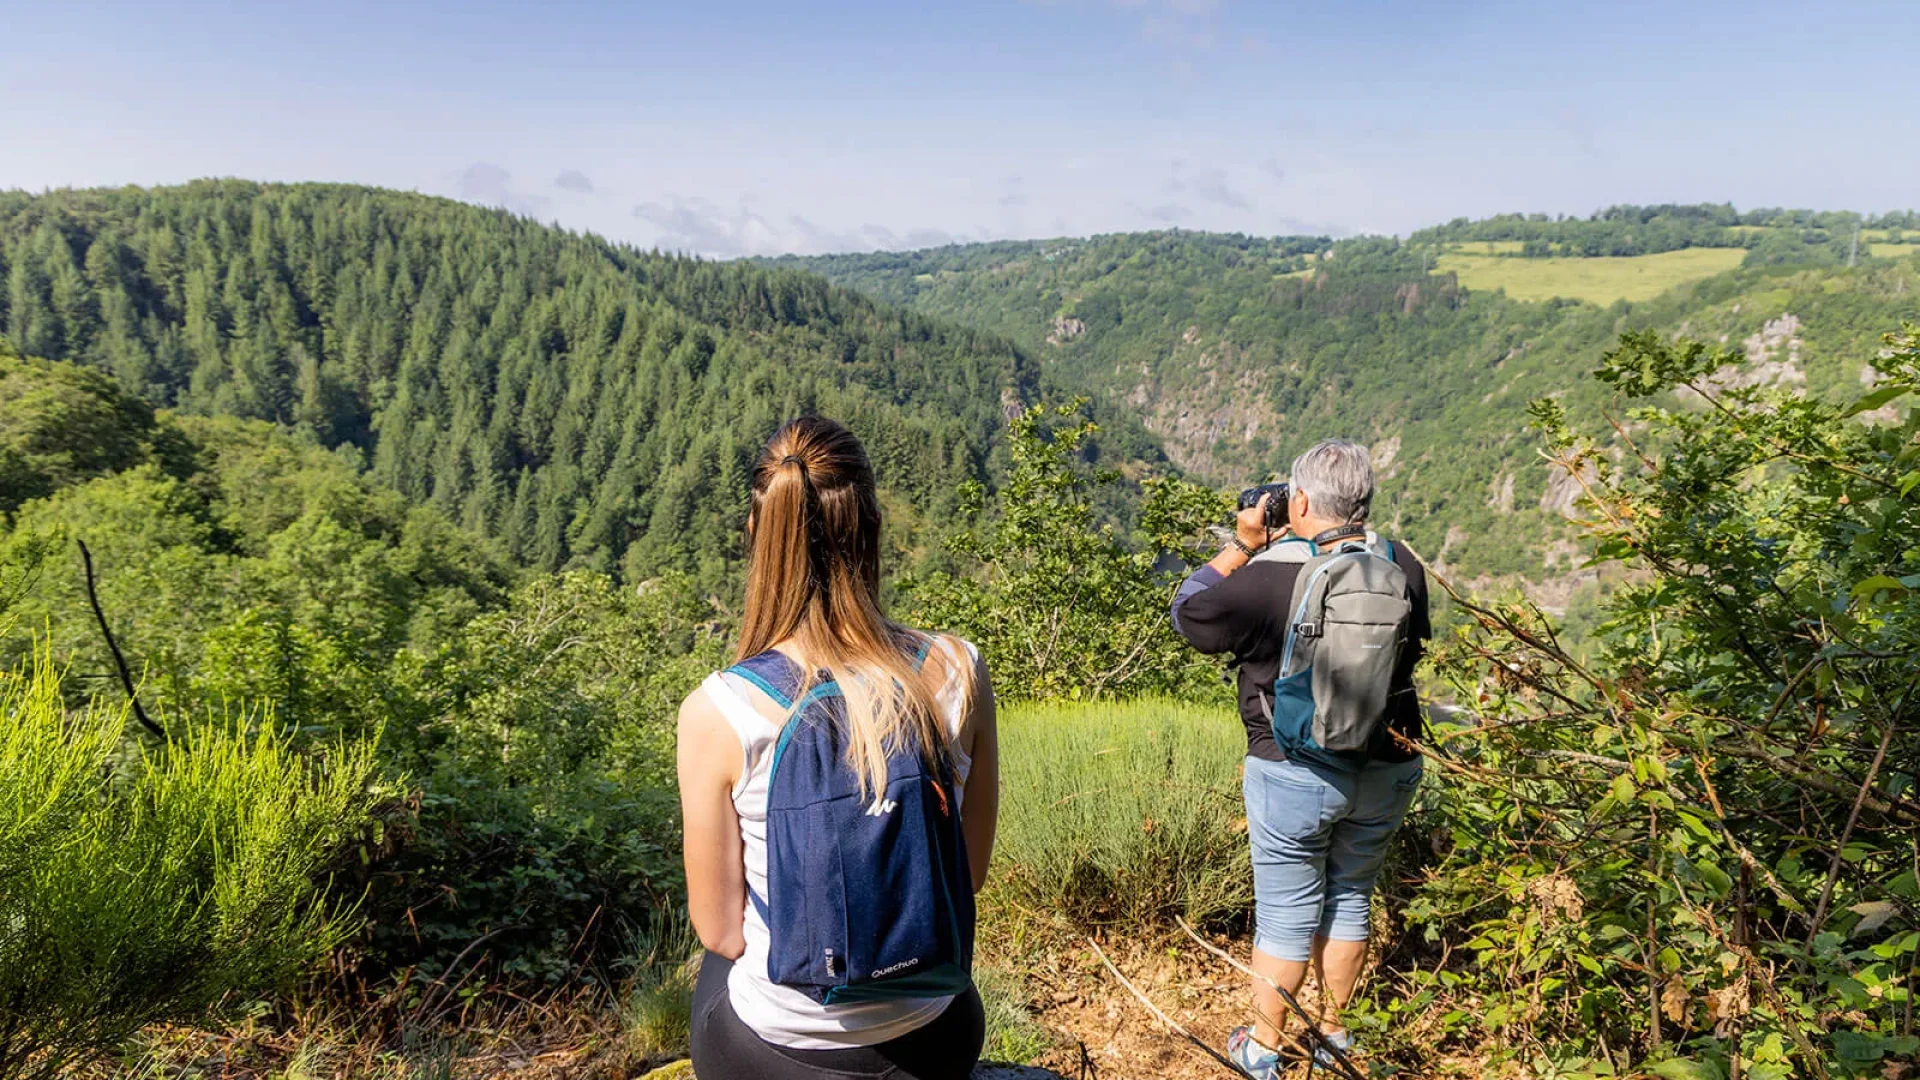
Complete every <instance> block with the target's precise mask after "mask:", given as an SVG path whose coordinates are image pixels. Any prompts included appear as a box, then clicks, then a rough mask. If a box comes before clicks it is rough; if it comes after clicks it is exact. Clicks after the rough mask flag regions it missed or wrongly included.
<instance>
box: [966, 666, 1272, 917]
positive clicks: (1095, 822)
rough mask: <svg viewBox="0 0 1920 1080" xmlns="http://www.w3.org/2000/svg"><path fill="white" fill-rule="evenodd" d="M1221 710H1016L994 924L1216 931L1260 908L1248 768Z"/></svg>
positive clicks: (1005, 719) (1003, 728) (1103, 706)
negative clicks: (1244, 777) (1183, 926)
mask: <svg viewBox="0 0 1920 1080" xmlns="http://www.w3.org/2000/svg"><path fill="white" fill-rule="evenodd" d="M1245 753H1246V736H1245V734H1244V732H1243V729H1242V728H1241V726H1240V723H1239V721H1238V720H1237V719H1236V718H1235V716H1234V714H1233V713H1232V712H1231V711H1230V710H1228V709H1225V708H1220V707H1211V708H1207V707H1200V706H1194V705H1188V704H1181V703H1177V702H1171V701H1156V700H1145V701H1132V702H1124V703H1110V702H1101V703H1096V704H1087V705H1058V704H1056V705H1022V706H1014V707H1009V708H1008V709H1006V710H1005V712H1004V713H1003V714H1002V715H1001V719H1000V757H1001V762H1002V764H1001V777H1002V779H1001V789H1002V795H1001V811H1000V831H999V842H998V846H997V849H996V851H995V855H994V862H995V867H996V869H995V872H994V875H993V880H992V883H991V885H990V886H989V889H988V891H987V893H986V895H985V896H984V897H983V904H984V905H985V907H986V908H987V913H986V914H984V915H983V921H985V920H988V919H999V920H1008V921H1010V922H1012V923H1014V924H1023V925H1032V924H1033V923H1035V922H1038V923H1041V924H1047V925H1052V926H1054V927H1056V928H1067V927H1073V928H1080V927H1092V926H1106V927H1119V928H1142V929H1144V928H1149V927H1154V926H1160V925H1164V924H1165V923H1166V922H1167V921H1168V920H1169V919H1170V918H1171V916H1173V915H1184V916H1186V918H1187V919H1188V920H1189V921H1191V922H1194V923H1196V924H1209V923H1211V924H1215V925H1220V924H1224V923H1228V922H1231V921H1234V920H1236V919H1238V918H1242V917H1244V916H1245V914H1246V912H1247V909H1248V908H1249V906H1250V905H1251V903H1252V897H1253V892H1252V890H1253V880H1252V871H1251V869H1250V867H1249V866H1248V855H1247V839H1246V818H1245V814H1244V812H1243V808H1242V803H1241V798H1240V762H1241V759H1242V758H1243V757H1244V756H1245Z"/></svg>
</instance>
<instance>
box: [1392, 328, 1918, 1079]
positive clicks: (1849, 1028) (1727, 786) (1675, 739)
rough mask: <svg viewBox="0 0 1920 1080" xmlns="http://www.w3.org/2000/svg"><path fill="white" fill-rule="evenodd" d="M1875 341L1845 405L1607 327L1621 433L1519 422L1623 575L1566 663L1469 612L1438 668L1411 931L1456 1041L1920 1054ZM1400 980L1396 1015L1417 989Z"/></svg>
mask: <svg viewBox="0 0 1920 1080" xmlns="http://www.w3.org/2000/svg"><path fill="white" fill-rule="evenodd" d="M1887 340H1888V348H1887V349H1886V350H1885V351H1883V353H1882V354H1881V356H1880V357H1879V358H1878V359H1877V360H1876V361H1875V367H1876V368H1877V370H1878V372H1879V381H1878V383H1877V385H1876V386H1875V387H1874V388H1873V389H1872V390H1870V391H1869V392H1867V393H1866V394H1864V395H1863V396H1861V397H1860V398H1859V399H1858V400H1856V401H1854V402H1853V403H1851V404H1850V405H1846V406H1837V405H1832V404H1828V403H1825V402H1821V401H1818V400H1813V399H1809V398H1806V397H1801V396H1795V395H1793V394H1790V393H1785V392H1781V391H1777V390H1768V389H1762V388H1757V387H1753V386H1742V385H1740V380H1738V379H1737V378H1729V377H1728V374H1729V373H1728V371H1727V369H1726V365H1727V364H1728V363H1730V362H1732V361H1733V358H1732V357H1730V356H1728V355H1726V354H1722V353H1717V352H1714V351H1712V350H1709V349H1707V348H1705V347H1703V346H1700V345H1697V344H1690V343H1687V344H1672V343H1669V342H1666V341H1663V340H1660V339H1659V338H1658V337H1656V336H1655V335H1652V334H1630V335H1627V336H1626V337H1624V338H1623V339H1622V341H1621V345H1620V347H1619V348H1618V349H1616V350H1615V351H1613V352H1611V353H1609V354H1608V355H1607V357H1606V360H1605V363H1604V364H1603V366H1602V367H1601V368H1600V369H1599V370H1598V371H1597V372H1596V375H1597V376H1598V378H1600V379H1601V380H1603V381H1604V382H1607V383H1609V384H1611V385H1613V386H1614V387H1616V388H1617V389H1618V390H1620V391H1621V392H1623V393H1624V394H1625V395H1627V396H1628V397H1631V398H1637V399H1641V400H1642V401H1643V402H1646V404H1643V405H1641V406H1640V407H1638V408H1636V409H1634V410H1633V411H1632V412H1631V413H1630V414H1629V415H1628V419H1627V422H1626V423H1625V424H1620V425H1616V430H1617V432H1618V433H1619V434H1621V435H1623V436H1624V435H1626V434H1627V433H1628V432H1629V431H1631V432H1633V433H1634V434H1633V436H1632V440H1631V441H1630V442H1629V441H1628V440H1626V439H1623V440H1621V441H1623V442H1629V445H1628V446H1626V447H1621V448H1618V449H1611V448H1607V447H1603V446H1601V445H1600V444H1598V443H1596V442H1595V441H1593V440H1592V439H1590V438H1587V437H1584V436H1581V435H1579V434H1577V433H1575V432H1573V431H1571V430H1569V428H1568V427H1567V425H1566V422H1565V420H1564V417H1563V416H1562V415H1561V413H1560V412H1559V410H1558V409H1556V408H1555V407H1554V406H1553V405H1552V404H1551V403H1543V404H1540V405H1538V406H1537V407H1536V409H1535V411H1534V415H1535V420H1536V426H1538V427H1540V428H1541V429H1542V430H1543V431H1544V433H1545V435H1546V438H1547V441H1548V444H1549V447H1550V453H1551V457H1552V460H1553V462H1554V464H1555V465H1556V466H1558V467H1559V468H1561V469H1563V470H1565V472H1566V473H1567V474H1568V475H1569V476H1570V477H1573V478H1574V479H1575V480H1576V481H1577V482H1579V483H1580V484H1581V485H1582V486H1583V487H1584V490H1585V505H1586V507H1587V508H1588V510H1589V511H1590V512H1591V514H1592V518H1591V520H1589V521H1586V522H1584V523H1583V524H1584V527H1585V529H1586V530H1587V532H1588V533H1589V535H1590V536H1591V537H1592V539H1593V540H1594V543H1595V551H1596V559H1597V560H1600V561H1605V560H1619V561H1622V562H1625V563H1626V564H1628V566H1629V567H1630V568H1631V569H1632V570H1633V573H1632V575H1631V576H1630V579H1629V580H1630V582H1631V583H1630V584H1629V585H1627V586H1625V587H1623V588H1621V589H1620V590H1619V591H1617V592H1616V593H1615V595H1614V596H1613V597H1612V598H1611V600H1610V602H1609V610H1610V620H1609V621H1608V622H1607V623H1606V624H1605V626H1604V627H1603V640H1602V651H1601V654H1600V655H1599V656H1598V657H1597V658H1595V659H1594V660H1593V661H1592V662H1590V663H1583V662H1581V661H1580V660H1578V659H1576V658H1575V657H1574V656H1573V655H1572V654H1571V653H1570V652H1569V651H1568V650H1567V649H1565V648H1564V647H1562V645H1561V643H1560V641H1559V640H1558V638H1557V637H1556V633H1555V629H1554V627H1553V626H1552V624H1551V623H1550V621H1549V620H1548V619H1546V618H1545V617H1544V616H1543V615H1542V614H1541V613H1540V612H1539V611H1538V610H1537V609H1534V608H1531V607H1530V606H1527V605H1524V604H1509V605H1488V604H1479V603H1475V602H1472V601H1470V600H1465V599H1461V604H1462V607H1463V608H1464V609H1465V610H1466V611H1467V612H1468V614H1469V615H1470V616H1471V622H1470V623H1469V625H1468V626H1466V627H1465V628H1464V629H1463V630H1462V631H1461V632H1460V634H1459V636H1458V637H1457V639H1456V640H1454V641H1452V642H1450V643H1449V644H1448V645H1447V646H1446V648H1445V649H1444V650H1443V652H1442V653H1441V655H1440V658H1439V665H1440V670H1441V672H1442V673H1443V674H1444V675H1445V676H1446V677H1447V678H1448V679H1449V680H1450V681H1451V683H1452V685H1453V687H1454V689H1455V691H1456V692H1457V695H1458V700H1460V701H1461V702H1462V703H1470V704H1469V705H1468V706H1467V708H1466V709H1464V710H1463V712H1464V713H1465V715H1467V716H1468V717H1469V718H1470V720H1471V722H1470V723H1469V724H1468V725H1466V726H1459V727H1449V728H1443V729H1441V730H1440V732H1439V733H1438V734H1437V735H1436V736H1435V742H1436V744H1437V746H1436V750H1437V753H1436V755H1435V756H1436V760H1437V761H1438V763H1439V764H1440V765H1441V766H1442V767H1443V768H1444V769H1445V771H1446V773H1447V776H1448V781H1449V786H1450V791H1449V792H1448V794H1449V796H1450V797H1449V798H1448V799H1446V800H1445V802H1444V803H1443V809H1442V813H1443V815H1444V817H1445V818H1446V820H1445V822H1444V830H1445V833H1446V835H1447V839H1448V840H1449V841H1450V844H1451V850H1450V851H1449V852H1448V854H1447V855H1446V857H1445V859H1444V860H1443V862H1442V864H1441V865H1440V866H1439V867H1438V869H1437V870H1435V871H1434V872H1433V873H1432V874H1431V875H1430V877H1429V880H1428V881H1427V882H1426V884H1425V885H1424V887H1423V890H1422V892H1421V895H1420V897H1419V898H1418V900H1417V901H1416V903H1415V905H1414V906H1413V908H1412V909H1411V911H1410V914H1411V916H1412V917H1413V919H1414V921H1415V922H1416V923H1422V924H1424V925H1425V926H1426V930H1427V933H1428V935H1429V936H1430V937H1433V938H1440V939H1444V940H1446V941H1447V942H1448V943H1449V944H1452V945H1455V946H1456V947H1460V948H1463V949H1464V950H1466V951H1467V952H1468V953H1469V954H1471V955H1472V956H1473V957H1474V960H1473V963H1472V965H1471V969H1470V970H1471V973H1472V975H1473V976H1474V978H1473V979H1472V980H1470V982H1469V983H1468V986H1469V987H1470V989H1471V991H1472V992H1473V993H1475V994H1477V995H1479V996H1480V998H1481V1006H1480V1008H1478V1009H1477V1010H1472V1013H1473V1015H1472V1016H1471V1017H1469V1018H1467V1019H1466V1020H1464V1021H1463V1023H1466V1024H1468V1025H1470V1026H1475V1027H1478V1028H1479V1029H1480V1034H1481V1036H1483V1037H1485V1036H1491V1037H1493V1038H1494V1039H1496V1040H1499V1041H1502V1042H1504V1043H1506V1044H1507V1045H1509V1046H1513V1047H1515V1048H1518V1049H1522V1050H1528V1051H1532V1052H1534V1053H1535V1054H1536V1056H1537V1057H1539V1058H1542V1059H1545V1058H1552V1057H1558V1058H1560V1066H1561V1067H1562V1068H1563V1069H1565V1070H1568V1071H1567V1074H1568V1075H1615V1074H1617V1073H1618V1072H1619V1071H1621V1070H1622V1069H1624V1068H1625V1067H1626V1066H1627V1065H1628V1064H1629V1063H1647V1064H1645V1065H1644V1066H1643V1067H1646V1068H1648V1069H1649V1070H1650V1071H1652V1072H1654V1073H1657V1074H1658V1075H1661V1076H1668V1077H1703V1078H1704V1077H1714V1078H1723V1077H1748V1078H1761V1077H1786V1076H1793V1075H1806V1076H1819V1077H1827V1076H1836V1075H1844V1076H1857V1075H1865V1074H1867V1073H1868V1071H1869V1070H1872V1072H1873V1074H1874V1075H1879V1074H1880V1072H1879V1070H1880V1069H1881V1068H1882V1064H1883V1063H1885V1062H1889V1061H1893V1060H1896V1059H1907V1060H1911V1056H1912V1055H1913V1054H1914V1052H1915V1049H1916V1047H1920V1037H1916V1035H1915V1031H1914V1007H1913V993H1914V989H1915V978H1914V966H1915V959H1916V955H1917V951H1916V950H1917V947H1920V887H1916V873H1917V872H1920V800H1917V799H1916V795H1915V783H1916V776H1915V773H1916V765H1917V764H1920V672H1916V669H1915V667H1914V664H1913V660H1912V658H1913V655H1914V653H1915V650H1916V646H1920V549H1916V547H1915V543H1914V538H1915V537H1916V536H1920V497H1917V496H1916V491H1915V489H1916V487H1920V412H1915V411H1911V410H1910V411H1908V412H1907V413H1906V414H1905V415H1904V416H1902V415H1901V414H1900V413H1899V412H1898V409H1899V408H1900V407H1901V406H1904V405H1911V404H1912V397H1911V395H1913V394H1914V393H1915V391H1916V389H1920V339H1916V335H1915V332H1914V330H1913V329H1911V328H1909V329H1908V330H1907V331H1905V332H1903V333H1901V334H1896V335H1890V336H1889V338H1888V339H1887ZM1676 391H1677V394H1675V393H1672V392H1676ZM1863 421H1870V422H1863ZM1414 981H1415V982H1416V983H1424V984H1426V985H1425V986H1424V987H1423V988H1422V990H1421V992H1419V993H1416V994H1415V996H1414V999H1413V1000H1414V1003H1415V1004H1414V1006H1413V1007H1415V1008H1418V1007H1420V1003H1421V1002H1422V1001H1423V1000H1431V999H1432V995H1433V994H1434V993H1435V992H1436V989H1437V986H1438V985H1439V983H1440V982H1443V981H1444V980H1440V979H1439V977H1438V975H1436V974H1434V973H1428V974H1425V975H1420V974H1416V976H1415V977H1414ZM1422 993H1424V994H1425V995H1426V996H1425V998H1424V999H1423V997H1422V996H1421V995H1422ZM1569 1053H1571V1054H1573V1055H1575V1056H1574V1057H1573V1058H1572V1059H1571V1060H1569V1059H1568V1058H1567V1055H1568V1054H1569ZM1886 1075H1898V1073H1897V1072H1888V1073H1887V1074H1886Z"/></svg>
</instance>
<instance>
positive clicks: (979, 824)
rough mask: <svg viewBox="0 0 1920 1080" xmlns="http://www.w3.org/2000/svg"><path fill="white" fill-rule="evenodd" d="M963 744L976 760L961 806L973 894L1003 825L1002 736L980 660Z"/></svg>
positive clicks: (984, 878)
mask: <svg viewBox="0 0 1920 1080" xmlns="http://www.w3.org/2000/svg"><path fill="white" fill-rule="evenodd" d="M962 655H963V656H964V655H965V654H964V653H963V654H962ZM960 742H961V746H962V747H963V748H964V749H965V750H966V751H967V755H968V756H969V757H971V758H972V759H973V768H972V769H971V770H970V771H969V772H968V774H967V782H966V785H965V788H964V792H965V795H964V798H963V799H962V800H961V803H960V832H961V834H962V835H963V836H965V837H966V841H967V865H968V867H969V868H970V869H971V870H972V871H973V891H974V892H979V891H980V889H981V887H982V886H984V885H985V884H986V883H987V864H988V863H990V862H992V861H993V834H994V830H995V828H996V827H997V826H998V825H999V823H1000V733H999V720H998V714H997V713H996V711H995V708H994V702H993V681H992V680H991V679H989V678H988V677H987V663H986V661H985V660H981V659H978V658H975V660H974V664H973V697H972V699H971V700H970V701H969V702H968V703H967V719H966V722H965V723H963V724H962V725H961V726H960Z"/></svg>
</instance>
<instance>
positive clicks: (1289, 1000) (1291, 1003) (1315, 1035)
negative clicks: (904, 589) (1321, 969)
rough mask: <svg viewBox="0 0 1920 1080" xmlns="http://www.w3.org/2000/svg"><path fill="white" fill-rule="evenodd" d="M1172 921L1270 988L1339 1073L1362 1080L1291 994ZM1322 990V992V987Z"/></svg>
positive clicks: (1178, 919) (1183, 922) (1182, 921)
mask: <svg viewBox="0 0 1920 1080" xmlns="http://www.w3.org/2000/svg"><path fill="white" fill-rule="evenodd" d="M1173 921H1174V922H1175V923H1177V924H1178V925H1179V927H1180V929H1182V930H1185V931H1186V932H1187V936H1188V937H1190V938H1192V939H1193V940H1194V941H1196V942H1198V943H1199V945H1200V947H1201V948H1203V949H1205V950H1207V951H1208V952H1210V953H1212V954H1213V955H1215V956H1217V957H1219V958H1220V959H1222V960H1225V961H1226V962H1227V963H1229V964H1232V965H1233V966H1234V967H1235V968H1238V969H1239V970H1240V971H1242V972H1244V973H1246V974H1248V975H1251V976H1252V977H1254V978H1256V979H1258V980H1260V981H1261V982H1263V983H1266V984H1267V985H1268V986H1270V987H1272V988H1273V992H1274V993H1276V994H1279V995H1280V1000H1281V1001H1282V1002H1284V1003H1285V1004H1286V1006H1287V1007H1288V1008H1290V1009H1292V1010H1293V1011H1294V1012H1295V1013H1297V1014H1299V1017H1300V1021H1301V1023H1304V1024H1305V1025H1307V1035H1308V1036H1309V1037H1310V1038H1312V1039H1313V1041H1314V1042H1315V1043H1316V1044H1318V1045H1320V1046H1324V1047H1326V1048H1327V1053H1328V1054H1329V1055H1331V1056H1332V1057H1333V1059H1334V1060H1335V1061H1337V1062H1339V1064H1340V1068H1341V1071H1342V1072H1345V1073H1346V1074H1347V1075H1348V1076H1349V1077H1351V1078H1352V1080H1364V1078H1363V1077H1362V1076H1361V1074H1360V1070H1359V1069H1358V1067H1356V1066H1355V1065H1354V1064H1353V1061H1352V1059H1350V1058H1348V1057H1347V1052H1346V1051H1345V1050H1343V1049H1341V1048H1340V1047H1338V1046H1335V1045H1333V1040H1331V1039H1329V1038H1327V1035H1326V1032H1323V1031H1321V1030H1320V1025H1319V1024H1317V1023H1315V1022H1314V1019H1313V1017H1311V1016H1309V1015H1307V1010H1306V1009H1304V1008H1302V1007H1301V1006H1300V1002H1299V1001H1298V1000H1296V999H1295V998H1294V996H1293V995H1292V994H1290V993H1288V992H1287V991H1286V990H1284V989H1282V988H1281V986H1280V984H1279V983H1277V982H1275V981H1274V980H1272V979H1269V978H1267V977H1266V976H1265V975H1262V974H1260V973H1259V972H1257V971H1255V970H1253V969H1252V968H1251V967H1248V966H1247V965H1245V964H1243V963H1241V962H1240V961H1239V960H1238V959H1236V958H1235V957H1234V956H1233V954H1232V953H1229V952H1228V951H1227V950H1225V949H1222V948H1221V947H1219V946H1218V945H1215V944H1214V943H1213V942H1211V941H1208V940H1207V939H1206V938H1203V937H1201V936H1200V934H1199V932H1198V931H1196V930H1194V928H1193V927H1191V926H1189V925H1187V920H1185V919H1183V918H1181V917H1180V916H1178V915H1175V916H1174V917H1173ZM1322 989H1323V990H1324V987H1323V988H1322ZM1276 1026H1277V1025H1276ZM1282 1034H1285V1033H1284V1032H1283V1033H1282Z"/></svg>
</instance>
